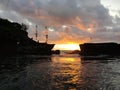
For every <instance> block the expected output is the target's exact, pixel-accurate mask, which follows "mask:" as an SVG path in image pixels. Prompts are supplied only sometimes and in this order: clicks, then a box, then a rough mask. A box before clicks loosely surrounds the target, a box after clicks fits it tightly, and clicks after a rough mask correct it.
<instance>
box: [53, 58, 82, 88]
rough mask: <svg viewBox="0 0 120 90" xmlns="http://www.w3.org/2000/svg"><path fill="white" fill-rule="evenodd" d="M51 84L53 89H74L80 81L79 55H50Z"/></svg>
mask: <svg viewBox="0 0 120 90" xmlns="http://www.w3.org/2000/svg"><path fill="white" fill-rule="evenodd" d="M52 68H53V70H52V79H53V80H52V84H53V86H54V88H55V89H59V88H61V89H67V90H68V89H72V90H76V87H77V85H78V84H80V83H81V81H80V79H79V78H80V75H81V72H80V71H81V70H80V69H81V60H80V58H79V57H52Z"/></svg>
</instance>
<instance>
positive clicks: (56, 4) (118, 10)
mask: <svg viewBox="0 0 120 90" xmlns="http://www.w3.org/2000/svg"><path fill="white" fill-rule="evenodd" d="M119 2H120V1H119V0H101V1H100V0H0V17H2V18H5V19H9V20H10V21H15V22H18V23H25V24H26V25H28V26H29V30H28V33H29V36H30V37H31V38H34V39H35V29H36V28H35V27H36V25H37V26H38V29H37V30H38V34H39V37H38V40H39V41H40V42H44V41H45V34H46V30H45V26H47V27H48V32H47V33H48V35H49V41H48V43H55V44H60V43H63V44H65V43H85V42H118V43H120V6H119Z"/></svg>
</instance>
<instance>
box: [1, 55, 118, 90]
mask: <svg viewBox="0 0 120 90" xmlns="http://www.w3.org/2000/svg"><path fill="white" fill-rule="evenodd" d="M0 61H1V63H0V90H119V89H120V87H119V85H120V66H119V65H120V57H102V58H101V57H80V56H78V55H72V56H70V55H65V56H39V55H38V56H18V57H10V58H1V59H0Z"/></svg>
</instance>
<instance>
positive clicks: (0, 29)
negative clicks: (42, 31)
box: [0, 18, 54, 55]
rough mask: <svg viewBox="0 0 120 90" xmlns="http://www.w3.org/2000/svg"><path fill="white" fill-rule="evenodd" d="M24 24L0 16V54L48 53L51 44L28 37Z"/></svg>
mask: <svg viewBox="0 0 120 90" xmlns="http://www.w3.org/2000/svg"><path fill="white" fill-rule="evenodd" d="M27 29H28V27H27V26H26V25H25V24H19V23H15V22H10V21H8V20H5V19H2V18H0V54H1V55H2V54H4V55H7V54H8V55H10V54H16V53H20V54H49V53H51V49H52V48H53V46H54V45H53V44H52V45H50V44H46V43H38V42H36V41H34V40H32V39H30V38H29V37H28V33H27Z"/></svg>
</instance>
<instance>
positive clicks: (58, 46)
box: [53, 44, 80, 50]
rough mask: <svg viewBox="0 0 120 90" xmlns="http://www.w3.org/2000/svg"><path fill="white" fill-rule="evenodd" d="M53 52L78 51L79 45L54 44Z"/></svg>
mask: <svg viewBox="0 0 120 90" xmlns="http://www.w3.org/2000/svg"><path fill="white" fill-rule="evenodd" d="M53 50H80V47H79V44H56V45H55V46H54V48H53Z"/></svg>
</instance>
